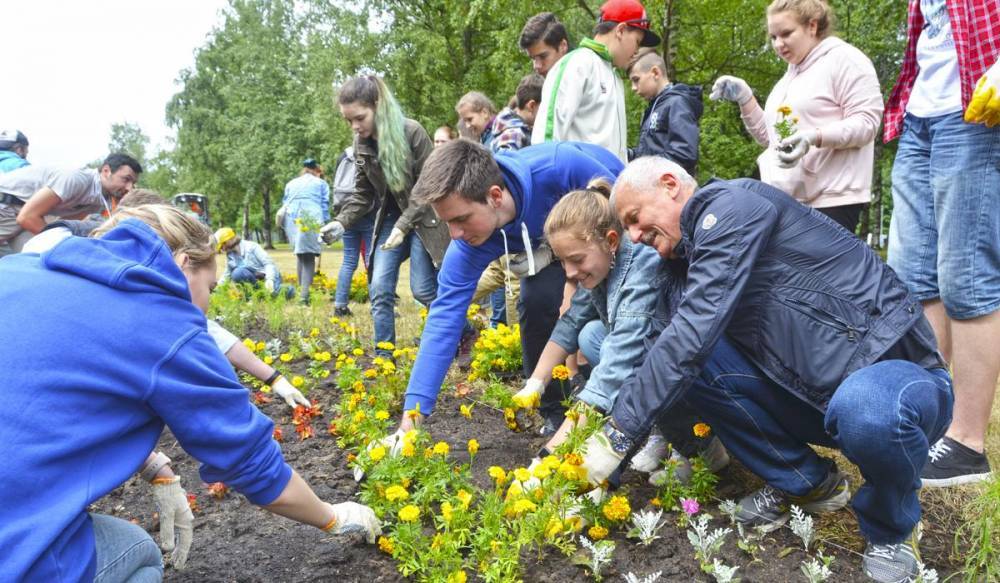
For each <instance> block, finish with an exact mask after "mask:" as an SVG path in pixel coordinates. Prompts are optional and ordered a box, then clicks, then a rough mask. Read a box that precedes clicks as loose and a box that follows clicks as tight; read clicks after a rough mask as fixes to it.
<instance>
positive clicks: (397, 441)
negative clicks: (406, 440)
mask: <svg viewBox="0 0 1000 583" xmlns="http://www.w3.org/2000/svg"><path fill="white" fill-rule="evenodd" d="M404 435H406V432H405V431H403V430H402V429H397V430H396V432H395V433H390V434H389V435H386V436H385V437H383V438H382V439H380V440H378V441H373V442H371V443H369V444H368V448H367V449H368V451H371V450H372V449H373V448H375V447H376V446H379V445H381V446H382V447H384V448H385V449H386V454H387V455H389V456H397V455H399V452H400V451H402V449H403V436H404ZM364 477H365V471H364V470H363V469H361V467H359V466H354V481H355V482H360V481H361V479H362V478H364Z"/></svg>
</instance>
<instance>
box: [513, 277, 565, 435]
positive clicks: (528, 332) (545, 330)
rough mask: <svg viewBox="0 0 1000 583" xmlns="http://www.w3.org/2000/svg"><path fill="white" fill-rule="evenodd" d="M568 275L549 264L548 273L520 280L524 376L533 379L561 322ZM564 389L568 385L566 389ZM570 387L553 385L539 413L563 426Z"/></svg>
mask: <svg viewBox="0 0 1000 583" xmlns="http://www.w3.org/2000/svg"><path fill="white" fill-rule="evenodd" d="M565 285H566V273H565V272H564V271H563V268H562V264H560V263H558V262H553V263H550V264H549V265H548V266H547V267H546V268H545V269H543V270H541V271H540V272H538V273H536V274H535V275H533V276H531V277H526V278H524V279H522V280H521V297H520V298H519V299H518V304H517V309H518V313H519V316H520V318H519V319H520V323H521V351H522V353H523V357H524V376H525V377H530V376H531V373H532V372H534V370H535V365H536V364H538V359H539V357H541V355H542V350H544V349H545V344H546V343H547V342H548V341H549V336H551V335H552V330H553V328H555V327H556V321H558V320H559V307H560V306H561V305H562V296H563V287H564V286H565ZM563 385H566V387H565V388H564V387H563ZM569 385H570V383H562V382H560V381H553V382H550V383H549V384H548V386H547V387H545V392H544V393H542V402H541V406H540V407H539V408H538V411H539V413H541V414H542V416H544V417H545V418H546V419H551V420H552V421H553V422H554V423H556V425H557V426H558V425H559V424H561V423H562V420H563V417H564V416H565V412H566V409H565V407H563V406H562V401H563V400H565V399H566V398H567V397H568V396H569V392H570V390H571V389H570V386H569Z"/></svg>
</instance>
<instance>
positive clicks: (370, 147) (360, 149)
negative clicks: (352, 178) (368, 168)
mask: <svg viewBox="0 0 1000 583" xmlns="http://www.w3.org/2000/svg"><path fill="white" fill-rule="evenodd" d="M362 156H370V157H373V158H375V159H376V160H377V159H378V142H377V141H375V140H374V139H372V138H358V137H355V139H354V162H355V163H359V162H360V160H361V157H362ZM360 163H361V164H362V165H363V164H364V162H360Z"/></svg>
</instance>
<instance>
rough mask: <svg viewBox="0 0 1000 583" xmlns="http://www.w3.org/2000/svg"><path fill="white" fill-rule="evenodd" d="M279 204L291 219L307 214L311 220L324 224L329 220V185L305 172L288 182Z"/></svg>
mask: <svg viewBox="0 0 1000 583" xmlns="http://www.w3.org/2000/svg"><path fill="white" fill-rule="evenodd" d="M281 204H282V205H285V207H287V211H288V215H287V216H288V217H290V218H292V219H295V218H298V217H302V216H303V215H306V214H309V215H312V218H313V220H316V221H319V222H321V223H326V222H328V221H329V220H330V185H329V184H327V183H326V180H323V179H322V178H319V177H318V176H313V175H312V174H310V173H308V172H306V173H304V174H301V175H299V176H297V177H295V178H293V179H292V180H290V181H288V184H286V185H285V196H284V197H283V198H282V199H281Z"/></svg>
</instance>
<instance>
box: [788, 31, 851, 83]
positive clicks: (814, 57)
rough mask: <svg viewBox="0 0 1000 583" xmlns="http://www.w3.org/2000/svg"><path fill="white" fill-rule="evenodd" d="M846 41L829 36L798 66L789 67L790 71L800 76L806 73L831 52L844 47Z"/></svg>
mask: <svg viewBox="0 0 1000 583" xmlns="http://www.w3.org/2000/svg"><path fill="white" fill-rule="evenodd" d="M845 44H847V43H845V42H844V41H842V40H840V39H839V38H837V37H835V36H828V37H826V38H825V39H823V40H821V41H820V42H819V44H818V45H816V46H814V47H813V50H811V51H809V54H808V55H806V58H804V59H802V62H801V63H799V64H798V65H788V71H789V72H790V73H795V74H799V73H802V72H804V71H805V70H806V69H808V68H809V67H811V66H812V65H813V63H815V62H816V61H818V60H820V59H821V58H823V57H824V56H825V55H826V54H827V53H829V52H830V51H832V50H834V49H836V48H839V47H842V46H844V45H845Z"/></svg>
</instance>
